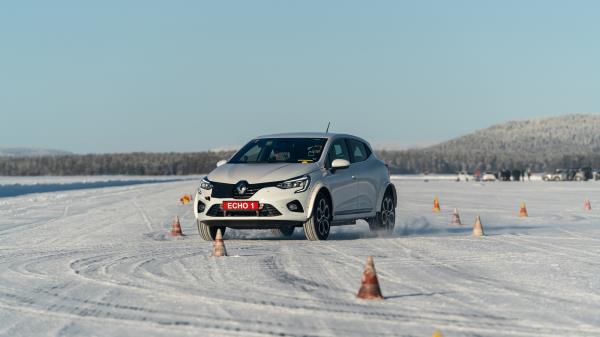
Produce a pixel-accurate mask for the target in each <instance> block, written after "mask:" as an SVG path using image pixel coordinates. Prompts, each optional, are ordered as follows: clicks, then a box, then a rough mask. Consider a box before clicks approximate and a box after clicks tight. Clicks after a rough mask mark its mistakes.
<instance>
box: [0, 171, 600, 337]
mask: <svg viewBox="0 0 600 337" xmlns="http://www.w3.org/2000/svg"><path fill="white" fill-rule="evenodd" d="M395 182H396V186H397V189H398V195H399V208H398V219H397V223H396V231H395V233H394V235H393V236H392V237H390V238H376V237H373V236H372V235H370V234H369V232H368V227H367V226H366V224H365V223H364V222H360V223H359V224H357V225H356V226H347V227H339V228H335V229H334V230H333V232H332V234H331V237H330V240H329V241H326V242H309V241H306V240H304V239H303V233H302V231H301V230H300V229H297V230H296V233H295V235H294V237H293V238H292V239H278V238H274V237H273V236H272V235H271V234H270V232H268V231H229V230H228V231H227V234H226V237H225V239H226V241H225V243H226V246H227V250H228V252H229V254H230V255H232V256H230V257H227V258H212V257H210V253H211V251H212V244H211V243H209V242H204V241H202V240H200V238H199V236H198V235H197V231H196V229H195V225H194V222H193V214H192V209H191V206H190V205H187V206H183V205H181V204H179V202H178V200H179V197H180V196H181V195H182V194H184V193H192V192H193V191H194V189H195V188H196V186H195V183H194V182H191V181H179V182H165V183H155V184H142V185H135V186H125V187H111V188H103V189H86V190H78V191H67V192H64V191H63V192H52V193H42V194H30V195H24V196H19V197H11V198H0V335H1V336H167V335H168V336H431V334H432V332H433V331H434V330H435V329H439V330H440V331H442V333H443V334H444V336H446V337H448V336H600V314H599V313H600V268H599V264H600V213H599V212H598V211H597V210H596V208H594V209H593V210H592V211H584V210H583V203H584V200H585V199H586V198H589V199H590V200H591V203H592V207H595V206H596V205H599V204H600V190H599V189H598V187H599V186H600V185H599V184H598V183H596V182H586V183H575V182H569V183H566V182H563V183H546V182H509V183H500V182H495V183H487V184H479V183H473V182H469V183H466V182H450V181H430V182H424V181H416V180H396V181H395ZM435 196H438V197H439V199H440V203H441V207H442V212H441V213H439V214H435V213H433V212H432V211H431V207H432V201H433V198H434V197H435ZM521 201H526V202H527V208H528V211H529V215H530V217H528V218H519V217H518V216H517V215H518V211H519V209H518V208H519V203H520V202H521ZM455 207H457V208H458V209H459V210H460V215H461V218H462V220H463V222H464V223H466V225H465V226H463V227H458V226H450V225H449V223H450V220H451V212H452V209H453V208H455ZM176 214H177V215H179V216H180V217H181V219H182V224H183V231H184V234H186V236H185V237H183V238H179V239H175V238H172V237H170V236H169V235H168V230H169V228H170V223H171V220H172V218H173V216H175V215H176ZM477 214H480V215H481V219H482V222H483V225H484V229H485V232H486V234H487V235H488V236H486V237H482V238H474V237H471V236H470V235H469V234H470V227H471V225H472V223H473V220H474V218H475V216H476V215H477ZM368 255H373V256H374V259H375V266H376V269H377V272H378V275H379V280H380V283H381V288H382V290H383V294H384V296H386V297H387V299H386V300H385V301H379V302H369V301H362V300H358V299H356V298H355V294H356V292H357V290H358V287H359V284H360V277H361V273H362V270H363V266H364V263H365V260H366V257H367V256H368Z"/></svg>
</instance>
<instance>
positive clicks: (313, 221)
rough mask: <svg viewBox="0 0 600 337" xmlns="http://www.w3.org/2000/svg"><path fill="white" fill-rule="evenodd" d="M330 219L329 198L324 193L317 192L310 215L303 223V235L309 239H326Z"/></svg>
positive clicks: (331, 216)
mask: <svg viewBox="0 0 600 337" xmlns="http://www.w3.org/2000/svg"><path fill="white" fill-rule="evenodd" d="M332 219H333V215H332V214H331V203H330V201H329V199H328V198H327V197H326V196H325V195H323V194H319V195H318V196H317V199H316V200H315V205H314V207H313V211H312V215H311V217H310V218H309V219H308V220H307V221H306V222H305V223H304V235H305V236H306V238H307V239H308V240H310V241H321V240H327V237H328V236H329V230H330V228H331V220H332Z"/></svg>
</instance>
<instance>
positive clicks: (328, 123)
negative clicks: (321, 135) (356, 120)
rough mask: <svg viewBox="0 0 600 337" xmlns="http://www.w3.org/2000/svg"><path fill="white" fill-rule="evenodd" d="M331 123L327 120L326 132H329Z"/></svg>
mask: <svg viewBox="0 0 600 337" xmlns="http://www.w3.org/2000/svg"><path fill="white" fill-rule="evenodd" d="M329 125H331V122H327V130H325V133H329Z"/></svg>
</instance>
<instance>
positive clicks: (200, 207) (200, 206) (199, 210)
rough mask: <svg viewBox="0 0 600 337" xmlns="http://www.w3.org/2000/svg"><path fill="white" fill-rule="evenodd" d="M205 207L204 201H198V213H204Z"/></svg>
mask: <svg viewBox="0 0 600 337" xmlns="http://www.w3.org/2000/svg"><path fill="white" fill-rule="evenodd" d="M205 207H206V206H205V205H204V203H202V201H198V213H202V212H204V208H205Z"/></svg>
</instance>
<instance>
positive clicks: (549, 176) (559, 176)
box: [542, 169, 568, 181]
mask: <svg viewBox="0 0 600 337" xmlns="http://www.w3.org/2000/svg"><path fill="white" fill-rule="evenodd" d="M567 171H568V170H564V169H556V170H555V171H554V172H551V173H546V174H544V175H543V176H542V180H545V181H567V180H568V172H567Z"/></svg>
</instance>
